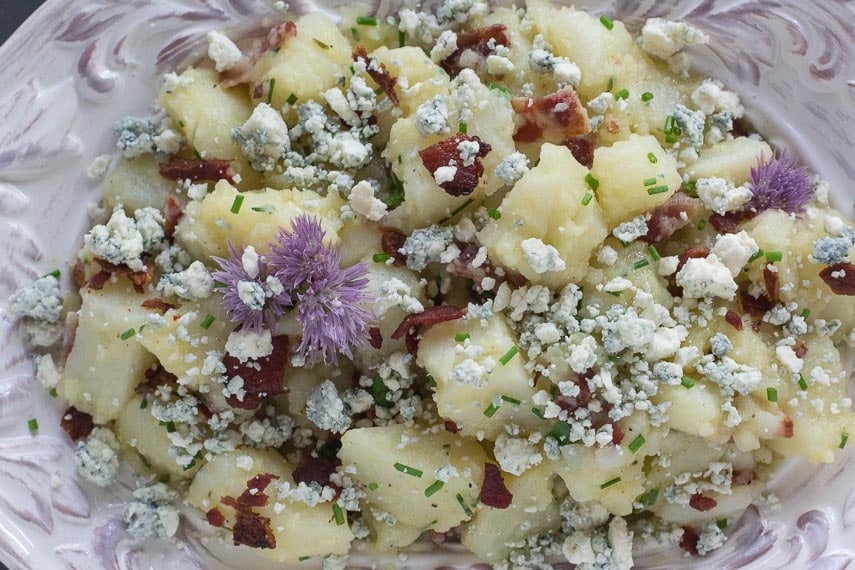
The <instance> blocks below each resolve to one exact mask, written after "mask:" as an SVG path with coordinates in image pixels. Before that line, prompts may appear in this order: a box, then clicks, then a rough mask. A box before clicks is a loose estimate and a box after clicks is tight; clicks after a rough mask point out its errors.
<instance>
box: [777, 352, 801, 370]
mask: <svg viewBox="0 0 855 570" xmlns="http://www.w3.org/2000/svg"><path fill="white" fill-rule="evenodd" d="M775 355H776V356H777V357H778V360H780V361H781V363H782V364H783V365H784V366H786V367H787V368H788V369H789V370H790V372H792V373H793V374H798V373H799V372H801V371H802V367H803V366H804V364H805V363H804V360H802V359H801V358H799V357H798V356H796V353H795V351H794V350H793V348H792V347H791V346H778V347H776V348H775Z"/></svg>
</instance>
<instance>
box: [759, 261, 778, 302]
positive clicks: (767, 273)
mask: <svg viewBox="0 0 855 570" xmlns="http://www.w3.org/2000/svg"><path fill="white" fill-rule="evenodd" d="M763 282H764V283H765V284H766V296H767V297H769V300H770V301H772V303H777V302H778V295H779V292H780V291H779V287H778V285H779V283H780V278H779V276H778V272H777V271H772V270H771V269H769V266H768V265H766V266H765V267H764V268H763Z"/></svg>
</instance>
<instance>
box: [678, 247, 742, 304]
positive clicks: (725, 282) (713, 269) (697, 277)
mask: <svg viewBox="0 0 855 570" xmlns="http://www.w3.org/2000/svg"><path fill="white" fill-rule="evenodd" d="M677 285H679V286H680V287H682V288H683V295H684V296H686V297H689V298H693V299H701V298H704V297H721V298H723V299H728V300H733V298H734V296H735V295H736V289H737V285H736V282H735V281H734V280H733V275H732V274H731V272H730V269H729V268H728V267H727V266H726V265H725V264H724V263H722V262H721V260H719V258H718V257H717V256H715V255H714V254H710V255H708V256H707V257H706V258H703V259H700V258H692V259H688V260H687V261H686V263H685V264H684V265H683V267H682V269H680V271H678V272H677Z"/></svg>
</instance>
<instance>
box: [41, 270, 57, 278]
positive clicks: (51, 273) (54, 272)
mask: <svg viewBox="0 0 855 570" xmlns="http://www.w3.org/2000/svg"><path fill="white" fill-rule="evenodd" d="M48 275H52V276H54V277H55V278H56V279H59V276H60V275H62V273H60V271H59V269H54V270H53V271H51V272H50V273H45V274H44V275H43V276H42V277H47V276H48Z"/></svg>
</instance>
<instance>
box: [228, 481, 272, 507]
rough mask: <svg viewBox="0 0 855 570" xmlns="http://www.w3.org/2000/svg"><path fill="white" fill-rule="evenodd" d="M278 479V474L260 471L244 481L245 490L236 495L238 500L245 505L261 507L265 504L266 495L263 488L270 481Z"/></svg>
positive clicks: (267, 498)
mask: <svg viewBox="0 0 855 570" xmlns="http://www.w3.org/2000/svg"><path fill="white" fill-rule="evenodd" d="M274 479H279V476H278V475H274V474H272V473H260V474H258V475H256V476H255V477H253V478H252V479H250V480H249V481H247V482H246V491H244V492H243V493H241V495H240V497H238V499H237V500H238V502H239V503H240V504H241V505H244V506H247V507H263V506H265V505H266V504H267V502H268V500H269V499H270V497H268V496H267V495H266V494H265V493H264V490H265V489H267V487H268V485H270V482H271V481H273V480H274Z"/></svg>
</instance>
